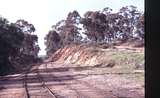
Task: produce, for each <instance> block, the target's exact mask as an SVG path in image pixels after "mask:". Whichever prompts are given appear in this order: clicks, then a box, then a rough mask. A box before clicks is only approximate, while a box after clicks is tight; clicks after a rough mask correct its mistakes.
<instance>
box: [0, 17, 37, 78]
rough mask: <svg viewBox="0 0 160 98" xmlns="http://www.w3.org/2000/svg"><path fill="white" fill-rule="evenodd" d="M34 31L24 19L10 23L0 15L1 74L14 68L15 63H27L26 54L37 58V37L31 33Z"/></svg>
mask: <svg viewBox="0 0 160 98" xmlns="http://www.w3.org/2000/svg"><path fill="white" fill-rule="evenodd" d="M34 31H35V28H34V26H33V25H32V24H29V23H28V22H27V21H25V20H18V21H17V22H16V23H10V22H9V21H8V20H7V19H5V18H3V17H0V47H1V48H0V59H1V60H0V74H1V75H3V74H6V73H7V72H10V71H13V70H14V69H16V68H15V65H16V64H19V65H21V64H26V63H27V64H28V61H27V60H26V58H27V56H30V57H33V56H34V58H38V57H37V54H38V51H39V46H38V44H36V42H37V39H38V37H37V36H36V35H33V34H31V32H34ZM24 54H25V56H24ZM22 61H23V62H22Z"/></svg>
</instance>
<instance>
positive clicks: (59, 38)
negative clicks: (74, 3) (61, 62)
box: [45, 11, 82, 55]
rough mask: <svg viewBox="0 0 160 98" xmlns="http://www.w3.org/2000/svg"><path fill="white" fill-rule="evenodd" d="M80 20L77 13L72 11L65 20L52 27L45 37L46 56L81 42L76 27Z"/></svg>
mask: <svg viewBox="0 0 160 98" xmlns="http://www.w3.org/2000/svg"><path fill="white" fill-rule="evenodd" d="M80 19H81V17H80V15H79V13H78V12H77V11H73V12H70V13H69V14H68V16H67V18H66V20H61V21H59V22H58V23H57V24H56V25H53V26H52V30H50V31H49V33H48V34H47V35H46V37H45V45H46V51H47V54H48V55H49V54H50V53H52V52H55V51H56V50H57V49H58V48H60V47H63V46H65V45H68V44H71V43H74V42H79V41H80V40H81V38H82V37H81V35H80V33H79V30H80V28H79V27H78V24H79V22H80Z"/></svg>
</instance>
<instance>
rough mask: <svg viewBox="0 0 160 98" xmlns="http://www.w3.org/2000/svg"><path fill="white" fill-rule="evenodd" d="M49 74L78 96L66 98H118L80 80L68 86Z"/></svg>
mask: <svg viewBox="0 0 160 98" xmlns="http://www.w3.org/2000/svg"><path fill="white" fill-rule="evenodd" d="M45 67H46V68H45V69H47V64H45ZM46 72H47V71H46ZM68 73H69V72H68ZM48 74H50V76H51V77H52V78H53V79H56V80H57V81H58V82H61V83H63V84H64V85H65V86H66V88H67V89H70V90H72V91H73V93H75V95H76V97H75V96H74V97H71V96H67V97H66V98H117V97H116V96H115V95H113V94H111V93H110V92H108V91H104V90H102V89H99V88H96V87H94V86H93V85H90V84H89V83H87V82H85V81H81V80H79V79H78V78H74V79H73V80H72V84H67V83H65V82H64V81H63V80H62V79H60V77H59V76H57V75H54V74H51V73H48ZM68 76H69V75H68ZM73 81H74V82H73ZM74 84H75V85H74ZM66 88H65V90H66ZM81 88H82V89H81Z"/></svg>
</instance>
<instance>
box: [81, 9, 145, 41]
mask: <svg viewBox="0 0 160 98" xmlns="http://www.w3.org/2000/svg"><path fill="white" fill-rule="evenodd" d="M140 17H143V14H142V13H140V12H139V11H137V9H136V7H135V6H126V7H122V8H121V9H120V10H119V12H117V13H112V9H110V8H108V7H107V8H104V9H103V10H102V11H94V12H93V11H88V12H86V13H85V14H84V18H82V19H81V23H82V24H83V27H84V29H85V34H86V35H87V36H88V38H89V39H90V40H92V41H96V42H97V41H100V42H102V41H103V42H104V41H105V42H111V41H113V40H123V41H126V40H128V39H131V38H139V39H143V38H144V37H143V36H144V24H143V23H142V21H144V20H143V18H141V20H140ZM136 34H138V35H137V36H135V35H136Z"/></svg>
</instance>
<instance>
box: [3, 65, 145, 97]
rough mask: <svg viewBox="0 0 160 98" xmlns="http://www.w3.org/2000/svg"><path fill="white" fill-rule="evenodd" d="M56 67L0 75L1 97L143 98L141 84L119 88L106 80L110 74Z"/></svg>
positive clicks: (43, 66) (50, 66) (42, 66)
mask: <svg viewBox="0 0 160 98" xmlns="http://www.w3.org/2000/svg"><path fill="white" fill-rule="evenodd" d="M57 66H59V65H57V64H52V63H48V64H42V65H40V66H39V67H38V68H37V69H34V70H32V71H30V72H28V73H24V74H15V75H8V76H5V77H1V78H0V98H144V92H143V89H142V88H140V87H141V85H138V84H137V86H135V87H132V88H133V89H131V90H127V89H125V88H123V89H119V90H118V88H116V87H115V88H114V85H115V84H114V83H112V84H110V85H109V84H108V82H107V81H108V78H109V77H110V76H111V75H106V74H101V75H96V74H93V75H89V74H86V73H83V72H79V71H78V70H84V69H85V68H81V67H77V68H76V67H65V66H61V67H57ZM105 80H107V81H105ZM112 80H113V81H114V79H112ZM109 82H110V81H109ZM119 82H120V81H119ZM125 83H126V84H125V86H127V83H128V85H129V82H125ZM132 85H135V84H134V83H132ZM115 86H116V85H115ZM117 87H118V86H117ZM134 89H136V90H137V91H138V92H136V91H135V92H134ZM121 91H122V92H123V93H118V92H121ZM124 94H125V95H124Z"/></svg>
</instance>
